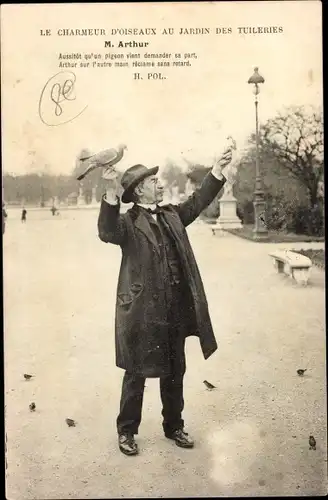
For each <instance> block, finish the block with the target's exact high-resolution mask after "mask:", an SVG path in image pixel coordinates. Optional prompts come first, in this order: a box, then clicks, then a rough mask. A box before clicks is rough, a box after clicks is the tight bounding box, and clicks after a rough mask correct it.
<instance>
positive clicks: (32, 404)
mask: <svg viewBox="0 0 328 500" xmlns="http://www.w3.org/2000/svg"><path fill="white" fill-rule="evenodd" d="M28 407H29V409H30V411H35V408H36V405H35V403H31V404H29V406H28Z"/></svg>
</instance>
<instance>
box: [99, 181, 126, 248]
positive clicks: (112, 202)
mask: <svg viewBox="0 0 328 500" xmlns="http://www.w3.org/2000/svg"><path fill="white" fill-rule="evenodd" d="M98 236H99V238H100V239H101V241H103V242H104V243H113V244H114V245H120V246H122V245H123V244H124V241H125V239H126V237H127V230H126V224H125V220H124V217H123V215H121V214H120V199H119V197H118V196H117V183H116V181H112V182H110V183H108V186H107V189H106V194H105V195H104V196H103V197H102V200H101V206H100V212H99V217H98Z"/></svg>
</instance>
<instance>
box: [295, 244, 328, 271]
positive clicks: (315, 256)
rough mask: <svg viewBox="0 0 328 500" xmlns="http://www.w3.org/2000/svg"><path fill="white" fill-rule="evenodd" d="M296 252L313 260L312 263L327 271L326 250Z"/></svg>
mask: <svg viewBox="0 0 328 500" xmlns="http://www.w3.org/2000/svg"><path fill="white" fill-rule="evenodd" d="M294 252H297V253H300V254H301V255H305V257H308V258H309V259H311V260H312V263H313V264H314V265H316V266H318V267H321V268H323V269H325V264H326V261H325V251H324V250H321V249H320V250H314V249H311V248H309V249H307V250H304V249H301V250H294Z"/></svg>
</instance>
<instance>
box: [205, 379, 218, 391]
mask: <svg viewBox="0 0 328 500" xmlns="http://www.w3.org/2000/svg"><path fill="white" fill-rule="evenodd" d="M204 384H205V385H206V388H207V389H208V390H209V391H212V390H213V389H216V387H215V385H213V384H211V382H208V381H207V380H204Z"/></svg>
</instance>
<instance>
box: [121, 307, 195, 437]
mask: <svg viewBox="0 0 328 500" xmlns="http://www.w3.org/2000/svg"><path fill="white" fill-rule="evenodd" d="M176 299H178V297H176ZM175 304H176V305H179V304H181V302H180V301H179V300H177V301H176V302H175ZM171 312H172V313H173V314H172V316H171V318H172V319H171V328H170V334H169V336H170V338H169V341H170V373H169V375H167V376H165V377H161V378H160V393H161V400H162V416H163V424H162V425H163V430H164V432H165V433H170V432H173V431H175V430H177V429H182V428H183V425H184V421H183V419H182V411H183V407H184V400H183V377H184V374H185V371H186V358H185V333H186V332H185V323H184V321H183V319H182V317H181V309H180V311H179V308H178V307H177V308H176V313H175V311H172V309H171ZM144 387H145V378H144V377H142V376H138V375H135V374H132V373H128V372H125V374H124V377H123V384H122V395H121V403H120V413H119V415H118V417H117V431H118V434H121V433H124V432H129V433H132V434H138V429H139V425H140V422H141V415H142V402H143V395H144Z"/></svg>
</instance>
